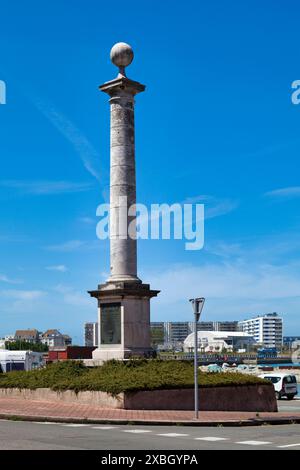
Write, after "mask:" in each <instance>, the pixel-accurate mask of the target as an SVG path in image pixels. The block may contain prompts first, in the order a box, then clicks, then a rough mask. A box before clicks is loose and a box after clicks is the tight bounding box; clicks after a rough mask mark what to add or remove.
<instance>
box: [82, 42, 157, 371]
mask: <svg viewBox="0 0 300 470" xmlns="http://www.w3.org/2000/svg"><path fill="white" fill-rule="evenodd" d="M111 60H112V62H113V63H114V64H115V65H117V66H118V67H119V74H118V76H117V78H115V79H114V80H111V81H109V82H106V83H104V84H103V85H101V86H100V90H101V91H103V92H104V93H107V94H108V95H109V96H110V108H111V124H110V125H111V142H110V167H111V169H110V265H111V266H110V271H111V275H110V277H109V279H108V280H107V282H106V283H105V284H100V285H99V286H98V289H97V290H93V291H89V294H90V295H91V296H92V297H94V298H96V299H97V300H98V322H99V344H98V348H97V349H95V351H93V360H94V361H95V363H102V362H103V361H106V360H108V359H113V358H114V359H120V360H123V359H128V358H130V357H135V356H142V357H149V356H150V355H151V353H152V350H151V346H150V299H151V298H152V297H156V296H157V294H158V293H159V291H157V290H152V289H150V286H149V284H143V283H142V281H141V280H140V279H139V278H138V277H137V240H136V236H135V235H136V226H135V215H134V214H133V215H130V216H128V208H130V207H131V206H132V205H134V204H135V203H136V177H135V154H134V97H135V95H137V94H138V93H140V92H142V91H144V90H145V86H144V85H142V84H141V83H138V82H135V81H133V80H130V79H129V78H127V77H126V74H125V67H126V66H127V65H129V64H130V63H131V62H132V60H133V52H132V49H131V47H130V46H128V44H125V43H118V44H116V45H115V46H114V47H113V48H112V50H111ZM129 226H130V228H131V230H130V236H129V235H128V227H129Z"/></svg>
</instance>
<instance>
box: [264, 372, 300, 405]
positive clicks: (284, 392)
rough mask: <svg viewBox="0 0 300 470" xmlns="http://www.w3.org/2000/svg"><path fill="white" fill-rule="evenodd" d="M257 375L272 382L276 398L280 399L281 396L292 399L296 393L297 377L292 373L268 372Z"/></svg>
mask: <svg viewBox="0 0 300 470" xmlns="http://www.w3.org/2000/svg"><path fill="white" fill-rule="evenodd" d="M259 377H261V378H262V379H266V380H270V381H271V382H272V384H273V385H274V388H275V395H276V398H277V400H280V399H281V398H282V397H287V399H288V400H292V399H293V398H294V396H295V395H297V379H296V376H295V375H293V374H284V373H269V374H262V375H260V376H259Z"/></svg>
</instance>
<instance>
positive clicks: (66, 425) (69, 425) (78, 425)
mask: <svg viewBox="0 0 300 470" xmlns="http://www.w3.org/2000/svg"><path fill="white" fill-rule="evenodd" d="M62 426H65V427H68V428H83V427H86V426H90V424H63V425H62Z"/></svg>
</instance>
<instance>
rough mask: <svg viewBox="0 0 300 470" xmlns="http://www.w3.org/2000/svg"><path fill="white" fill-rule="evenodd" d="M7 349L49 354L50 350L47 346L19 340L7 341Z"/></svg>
mask: <svg viewBox="0 0 300 470" xmlns="http://www.w3.org/2000/svg"><path fill="white" fill-rule="evenodd" d="M5 348H6V349H9V350H10V351H34V352H47V351H48V350H49V348H48V345H47V344H42V343H30V342H29V341H23V340H17V341H6V342H5Z"/></svg>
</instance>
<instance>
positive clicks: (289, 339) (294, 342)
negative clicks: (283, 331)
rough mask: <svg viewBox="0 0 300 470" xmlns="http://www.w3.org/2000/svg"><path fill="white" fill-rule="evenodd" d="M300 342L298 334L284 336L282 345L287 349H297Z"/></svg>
mask: <svg viewBox="0 0 300 470" xmlns="http://www.w3.org/2000/svg"><path fill="white" fill-rule="evenodd" d="M299 343H300V336H284V337H283V345H284V346H286V347H288V348H289V349H297V348H298V347H299Z"/></svg>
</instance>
